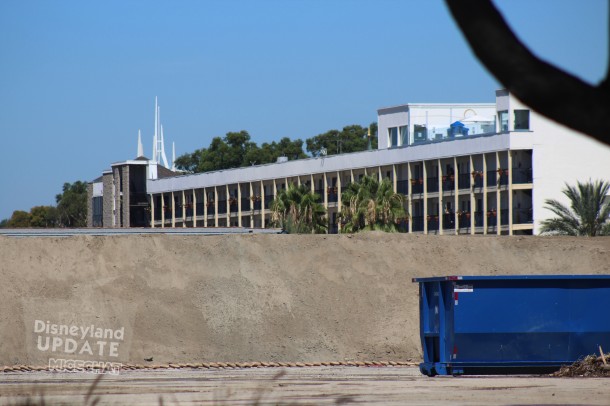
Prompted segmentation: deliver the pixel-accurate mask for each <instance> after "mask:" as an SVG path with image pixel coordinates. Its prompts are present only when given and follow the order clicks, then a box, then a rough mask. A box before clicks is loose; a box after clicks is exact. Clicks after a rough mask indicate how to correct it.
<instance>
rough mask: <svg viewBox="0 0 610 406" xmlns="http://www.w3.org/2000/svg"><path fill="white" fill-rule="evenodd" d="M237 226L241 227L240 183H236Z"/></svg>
mask: <svg viewBox="0 0 610 406" xmlns="http://www.w3.org/2000/svg"><path fill="white" fill-rule="evenodd" d="M237 226H238V227H241V184H240V183H238V184H237Z"/></svg>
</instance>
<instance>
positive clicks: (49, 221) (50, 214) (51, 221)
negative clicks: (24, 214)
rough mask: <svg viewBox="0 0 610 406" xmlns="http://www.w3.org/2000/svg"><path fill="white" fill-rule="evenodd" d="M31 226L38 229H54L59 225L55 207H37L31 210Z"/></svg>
mask: <svg viewBox="0 0 610 406" xmlns="http://www.w3.org/2000/svg"><path fill="white" fill-rule="evenodd" d="M30 215H31V220H30V225H31V226H32V227H37V228H52V227H57V225H58V213H57V208H56V207H55V206H35V207H32V208H31V209H30Z"/></svg>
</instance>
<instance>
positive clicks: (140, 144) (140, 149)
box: [136, 130, 144, 158]
mask: <svg viewBox="0 0 610 406" xmlns="http://www.w3.org/2000/svg"><path fill="white" fill-rule="evenodd" d="M141 156H144V146H143V145H142V132H141V131H140V130H138V153H137V155H136V158H139V157H141Z"/></svg>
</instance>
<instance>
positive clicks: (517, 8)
mask: <svg viewBox="0 0 610 406" xmlns="http://www.w3.org/2000/svg"><path fill="white" fill-rule="evenodd" d="M496 4H497V6H498V7H499V8H500V9H501V11H502V12H503V13H504V15H505V17H506V19H507V20H508V21H509V23H510V24H511V26H512V27H513V28H514V30H515V31H516V33H517V34H518V35H519V36H520V37H521V38H522V39H523V40H524V41H525V42H526V43H527V44H528V45H529V46H530V47H531V48H532V49H533V51H534V52H535V53H537V54H538V55H539V56H540V57H542V58H544V59H546V60H548V61H551V62H553V63H555V64H558V65H560V66H561V67H563V68H564V69H566V70H568V71H570V72H572V73H574V74H576V75H577V76H580V77H581V78H583V79H585V80H587V81H589V82H592V83H597V82H599V80H600V79H601V78H602V77H603V76H604V74H605V72H606V65H607V60H608V42H607V41H608V9H607V7H608V6H607V2H606V1H605V0H510V1H509V0H502V1H500V0H498V1H496ZM498 87H499V85H498V84H497V82H496V81H495V79H493V78H492V77H491V76H490V75H489V73H487V71H486V70H485V69H484V68H483V67H482V66H481V64H480V63H479V62H478V61H477V60H476V58H474V56H473V55H472V53H471V52H470V50H469V48H468V46H467V45H466V43H465V41H464V39H463V37H462V35H461V33H460V32H459V31H458V29H457V28H456V26H455V24H454V22H453V20H452V19H451V17H450V15H449V12H448V10H447V9H446V7H445V5H444V3H443V2H442V1H441V0H411V1H409V0H402V1H399V0H392V1H390V0H351V1H347V0H343V1H339V0H334V1H333V0H324V1H323V0H310V1H287V0H284V1H280V0H274V1H272V0H257V1H245V0H243V1H203V0H200V1H176V2H173V1H172V2H169V1H144V0H140V1H129V0H127V1H124V0H121V1H118V0H117V1H115V0H110V1H103V2H91V1H67V0H65V1H42V0H41V1H31V0H2V1H0V141H1V144H0V145H1V147H0V151H1V153H0V170H1V175H0V219H2V218H8V217H10V215H11V213H12V212H13V210H26V211H28V210H29V209H30V208H31V207H32V206H36V205H47V204H54V203H55V200H54V199H55V194H57V193H59V192H60V191H61V187H62V185H63V183H64V182H73V181H76V180H86V181H90V180H92V179H94V178H96V177H97V176H99V175H100V174H101V172H102V170H104V169H106V168H109V165H110V163H112V162H117V161H122V160H125V159H131V158H134V157H135V155H136V146H137V133H138V129H141V130H142V134H143V142H144V148H145V153H146V155H148V156H150V155H151V150H152V145H151V144H152V135H153V125H154V98H155V96H158V97H159V104H160V106H161V115H162V121H163V125H164V129H165V138H166V149H167V151H168V157H169V155H170V154H171V141H175V142H176V149H177V154H178V155H180V154H182V153H185V152H191V151H193V150H194V149H196V148H200V147H205V146H207V145H208V144H209V142H210V140H211V138H212V137H214V136H223V135H224V134H225V133H226V132H228V131H239V130H247V131H248V132H249V133H250V135H251V136H252V139H253V141H255V142H257V143H259V144H261V143H262V142H265V141H273V140H279V139H280V138H281V137H284V136H288V137H290V138H293V139H295V138H301V139H305V138H308V137H312V136H315V135H317V134H319V133H322V132H325V131H327V130H330V129H333V128H341V127H343V126H345V125H349V124H361V125H368V124H369V123H371V122H373V121H375V120H376V111H377V109H378V108H380V107H384V106H390V105H396V104H401V103H407V102H493V100H494V99H493V97H494V90H496V89H497V88H498Z"/></svg>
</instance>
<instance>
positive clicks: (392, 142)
mask: <svg viewBox="0 0 610 406" xmlns="http://www.w3.org/2000/svg"><path fill="white" fill-rule="evenodd" d="M388 138H389V139H388V141H389V143H388V145H389V146H390V147H397V146H398V127H392V128H388Z"/></svg>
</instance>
